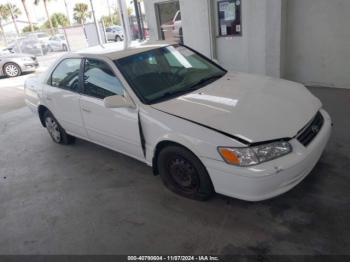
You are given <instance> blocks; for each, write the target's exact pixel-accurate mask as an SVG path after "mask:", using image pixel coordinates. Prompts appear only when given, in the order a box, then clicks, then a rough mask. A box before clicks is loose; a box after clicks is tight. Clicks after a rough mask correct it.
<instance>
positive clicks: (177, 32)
mask: <svg viewBox="0 0 350 262" xmlns="http://www.w3.org/2000/svg"><path fill="white" fill-rule="evenodd" d="M161 29H162V34H163V39H165V40H167V41H170V42H177V43H183V31H182V22H181V11H180V10H179V11H177V12H176V13H175V15H174V18H173V19H172V20H171V21H168V22H166V23H164V24H162V25H161Z"/></svg>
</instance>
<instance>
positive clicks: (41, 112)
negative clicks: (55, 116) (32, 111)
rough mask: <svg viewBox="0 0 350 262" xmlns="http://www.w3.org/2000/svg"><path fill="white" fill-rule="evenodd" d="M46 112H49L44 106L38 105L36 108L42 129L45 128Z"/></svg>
mask: <svg viewBox="0 0 350 262" xmlns="http://www.w3.org/2000/svg"><path fill="white" fill-rule="evenodd" d="M46 111H50V110H49V109H48V108H47V107H46V106H44V105H39V107H38V114H39V119H40V122H41V125H42V126H43V127H46V124H45V121H44V115H45V112H46Z"/></svg>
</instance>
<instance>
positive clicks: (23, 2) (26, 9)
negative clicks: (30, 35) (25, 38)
mask: <svg viewBox="0 0 350 262" xmlns="http://www.w3.org/2000/svg"><path fill="white" fill-rule="evenodd" d="M22 5H23V8H24V12H25V13H26V16H27V20H28V23H29V26H30V30H31V31H32V32H34V26H33V23H32V19H31V18H30V15H29V12H28V8H27V2H26V0H22Z"/></svg>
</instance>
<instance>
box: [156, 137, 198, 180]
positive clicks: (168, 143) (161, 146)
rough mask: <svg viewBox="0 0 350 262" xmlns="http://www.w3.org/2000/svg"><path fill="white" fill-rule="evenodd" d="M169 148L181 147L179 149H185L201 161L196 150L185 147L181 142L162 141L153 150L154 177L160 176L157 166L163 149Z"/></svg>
mask: <svg viewBox="0 0 350 262" xmlns="http://www.w3.org/2000/svg"><path fill="white" fill-rule="evenodd" d="M168 146H179V147H182V148H185V149H186V150H188V151H190V152H191V153H192V154H193V155H195V156H196V157H197V158H198V159H199V161H201V160H200V158H199V156H198V154H197V153H196V150H193V149H192V148H190V147H188V146H185V145H184V144H183V143H181V142H177V141H174V140H162V141H159V142H158V143H157V145H156V146H155V147H154V150H153V157H152V169H153V174H154V175H159V170H158V166H157V161H158V156H159V153H160V152H161V151H162V149H164V148H166V147H168Z"/></svg>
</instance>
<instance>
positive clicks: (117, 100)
mask: <svg viewBox="0 0 350 262" xmlns="http://www.w3.org/2000/svg"><path fill="white" fill-rule="evenodd" d="M103 102H104V105H105V107H106V108H122V107H135V105H134V103H133V102H132V101H131V99H130V98H128V97H126V96H119V95H115V96H109V97H106V98H105V99H104V100H103Z"/></svg>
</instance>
